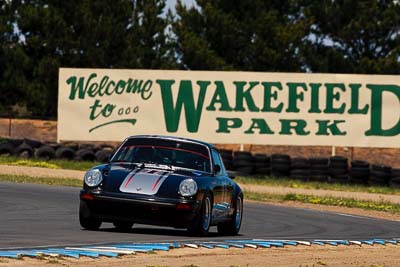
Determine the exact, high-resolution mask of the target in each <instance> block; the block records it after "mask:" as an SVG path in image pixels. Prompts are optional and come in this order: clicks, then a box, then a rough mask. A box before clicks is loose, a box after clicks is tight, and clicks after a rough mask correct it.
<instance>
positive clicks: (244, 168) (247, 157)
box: [233, 151, 254, 175]
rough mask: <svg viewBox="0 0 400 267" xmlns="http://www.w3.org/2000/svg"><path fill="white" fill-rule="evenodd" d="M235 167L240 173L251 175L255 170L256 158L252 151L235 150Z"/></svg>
mask: <svg viewBox="0 0 400 267" xmlns="http://www.w3.org/2000/svg"><path fill="white" fill-rule="evenodd" d="M233 167H234V169H235V171H236V172H237V173H238V174H239V175H250V174H252V173H253V171H254V160H253V156H252V155H251V153H250V152H247V151H235V152H234V153H233Z"/></svg>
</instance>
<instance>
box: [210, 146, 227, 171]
mask: <svg viewBox="0 0 400 267" xmlns="http://www.w3.org/2000/svg"><path fill="white" fill-rule="evenodd" d="M211 154H212V158H213V161H214V165H219V166H220V167H221V170H220V171H219V172H218V173H216V175H223V174H224V173H225V167H224V163H223V162H222V160H221V157H220V155H219V153H218V152H217V151H215V150H214V149H212V150H211Z"/></svg>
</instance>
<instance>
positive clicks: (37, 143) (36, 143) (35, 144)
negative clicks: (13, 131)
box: [24, 138, 43, 148]
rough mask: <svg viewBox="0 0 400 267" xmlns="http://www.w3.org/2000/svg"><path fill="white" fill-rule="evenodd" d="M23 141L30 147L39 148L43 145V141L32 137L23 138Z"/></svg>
mask: <svg viewBox="0 0 400 267" xmlns="http://www.w3.org/2000/svg"><path fill="white" fill-rule="evenodd" d="M24 143H25V144H28V145H29V146H31V147H32V148H39V147H41V146H42V145H43V143H42V142H40V141H37V140H33V139H26V138H25V139H24Z"/></svg>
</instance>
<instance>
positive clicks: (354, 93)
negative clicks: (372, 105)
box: [349, 83, 369, 114]
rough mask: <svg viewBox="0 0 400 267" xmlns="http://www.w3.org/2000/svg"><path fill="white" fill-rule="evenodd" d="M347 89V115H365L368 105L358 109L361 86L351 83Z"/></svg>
mask: <svg viewBox="0 0 400 267" xmlns="http://www.w3.org/2000/svg"><path fill="white" fill-rule="evenodd" d="M349 87H350V89H351V106H350V109H349V114H367V113H368V108H369V105H365V106H364V107H363V108H359V105H360V104H359V103H360V87H361V84H359V83H358V84H355V83H351V84H349Z"/></svg>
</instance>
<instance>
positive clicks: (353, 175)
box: [349, 160, 370, 185]
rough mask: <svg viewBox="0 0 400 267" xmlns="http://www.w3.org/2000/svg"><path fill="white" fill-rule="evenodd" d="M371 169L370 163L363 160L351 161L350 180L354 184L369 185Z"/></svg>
mask: <svg viewBox="0 0 400 267" xmlns="http://www.w3.org/2000/svg"><path fill="white" fill-rule="evenodd" d="M369 175H370V170H369V163H368V162H366V161H363V160H353V161H352V162H351V167H350V172H349V180H350V183H352V184H363V185H367V184H368V180H369Z"/></svg>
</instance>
